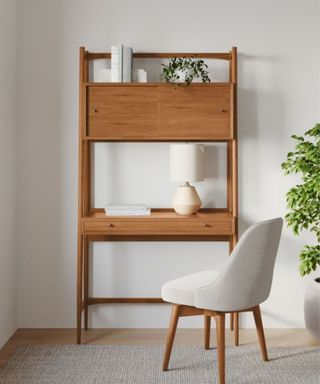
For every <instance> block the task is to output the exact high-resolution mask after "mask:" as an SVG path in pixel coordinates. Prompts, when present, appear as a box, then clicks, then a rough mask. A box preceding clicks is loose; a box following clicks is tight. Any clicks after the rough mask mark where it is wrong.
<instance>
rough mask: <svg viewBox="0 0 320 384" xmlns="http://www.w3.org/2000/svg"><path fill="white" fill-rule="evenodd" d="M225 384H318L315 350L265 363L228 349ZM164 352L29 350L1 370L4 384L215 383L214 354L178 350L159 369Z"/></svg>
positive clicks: (285, 353)
mask: <svg viewBox="0 0 320 384" xmlns="http://www.w3.org/2000/svg"><path fill="white" fill-rule="evenodd" d="M226 351H227V352H226V372H227V384H228V383H230V384H251V383H252V384H284V383H286V384H319V383H320V350H319V348H317V347H286V348H280V347H272V348H269V357H270V359H271V361H269V362H267V363H266V362H263V361H262V360H261V358H260V351H259V349H258V347H256V346H254V347H253V346H249V347H248V346H243V347H237V348H234V347H233V348H227V350H226ZM162 356H163V348H161V347H157V346H123V345H121V346H120V345H103V346H102V345H80V346H77V345H48V346H25V347H21V348H19V349H18V350H17V352H16V353H15V355H14V356H13V357H12V358H11V359H10V361H9V362H8V364H7V365H6V366H5V367H4V368H2V369H0V383H1V384H40V383H41V384H46V383H48V384H49V383H50V384H57V383H66V384H71V383H72V384H102V383H103V384H138V383H139V384H155V383H163V384H209V383H210V384H213V383H217V382H218V379H217V363H216V361H217V356H216V350H215V349H212V350H210V351H205V350H204V349H202V348H199V347H176V348H174V350H173V353H172V357H171V364H170V368H171V369H170V370H169V371H168V372H162V371H161V362H162Z"/></svg>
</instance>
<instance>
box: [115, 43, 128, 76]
mask: <svg viewBox="0 0 320 384" xmlns="http://www.w3.org/2000/svg"><path fill="white" fill-rule="evenodd" d="M131 81H132V48H131V47H124V46H123V45H122V44H120V45H112V46H111V82H113V83H131Z"/></svg>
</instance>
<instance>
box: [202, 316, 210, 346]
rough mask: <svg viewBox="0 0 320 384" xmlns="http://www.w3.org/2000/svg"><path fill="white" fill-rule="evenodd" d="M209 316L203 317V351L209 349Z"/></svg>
mask: <svg viewBox="0 0 320 384" xmlns="http://www.w3.org/2000/svg"><path fill="white" fill-rule="evenodd" d="M210 330H211V316H204V349H207V350H208V349H210Z"/></svg>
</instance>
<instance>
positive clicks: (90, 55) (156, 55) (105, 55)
mask: <svg viewBox="0 0 320 384" xmlns="http://www.w3.org/2000/svg"><path fill="white" fill-rule="evenodd" d="M133 57H134V58H135V59H170V58H173V57H199V58H202V59H215V60H228V61H230V60H232V54H231V53H230V52H229V53H225V52H215V53H212V52H197V53H190V52H134V53H133ZM85 58H86V59H88V60H100V59H111V53H110V52H87V51H86V53H85Z"/></svg>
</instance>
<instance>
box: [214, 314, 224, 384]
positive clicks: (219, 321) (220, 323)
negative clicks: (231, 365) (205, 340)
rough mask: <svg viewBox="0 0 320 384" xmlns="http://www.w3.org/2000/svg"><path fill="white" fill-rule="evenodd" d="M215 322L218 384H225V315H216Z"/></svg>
mask: <svg viewBox="0 0 320 384" xmlns="http://www.w3.org/2000/svg"><path fill="white" fill-rule="evenodd" d="M215 320H216V332H217V348H218V369H219V384H225V314H224V313H217V314H216V316H215Z"/></svg>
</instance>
